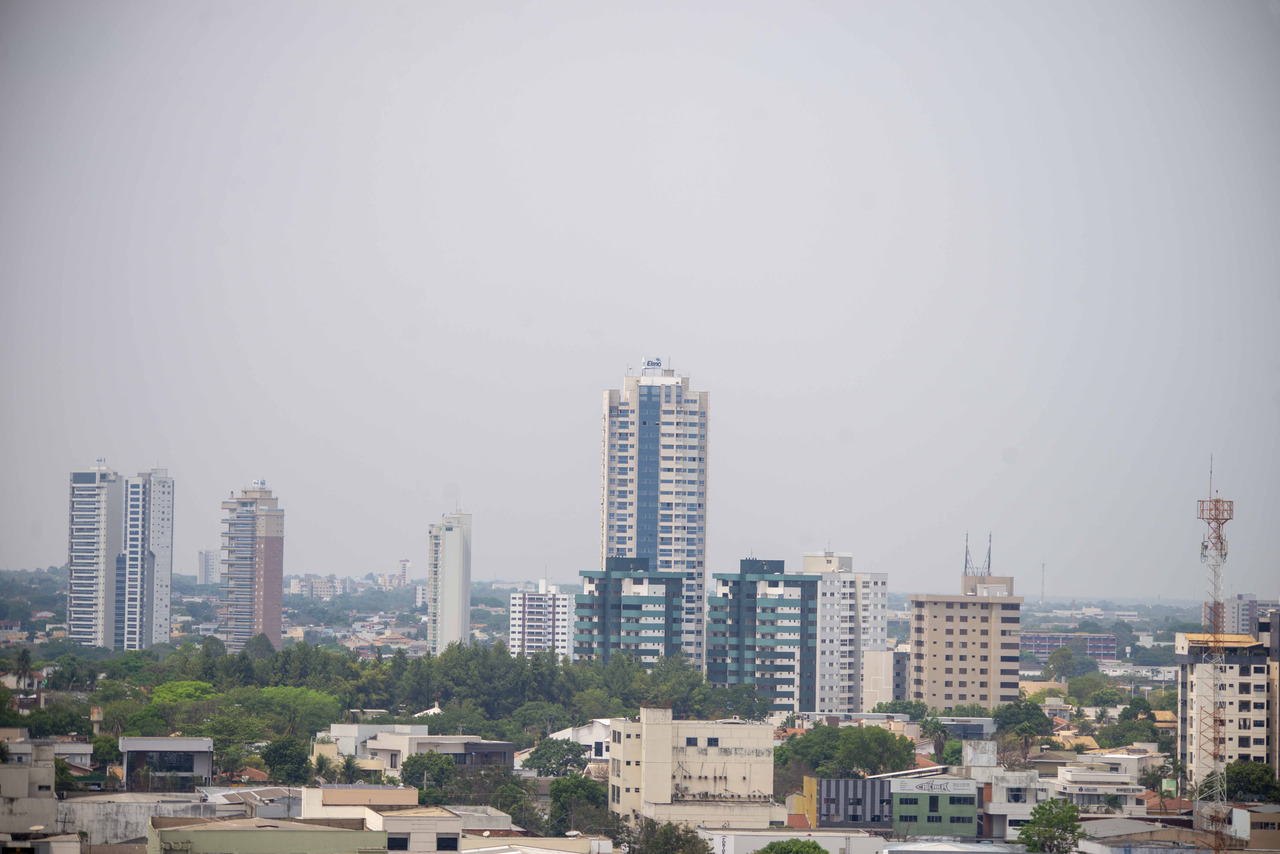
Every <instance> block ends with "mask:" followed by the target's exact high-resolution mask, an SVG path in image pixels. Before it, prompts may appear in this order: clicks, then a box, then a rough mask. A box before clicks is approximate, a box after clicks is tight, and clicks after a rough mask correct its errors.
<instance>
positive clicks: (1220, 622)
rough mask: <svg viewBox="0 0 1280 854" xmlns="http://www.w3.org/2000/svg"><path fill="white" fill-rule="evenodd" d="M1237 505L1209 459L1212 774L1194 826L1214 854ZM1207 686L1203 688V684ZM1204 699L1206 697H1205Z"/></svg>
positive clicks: (1204, 504) (1205, 674)
mask: <svg viewBox="0 0 1280 854" xmlns="http://www.w3.org/2000/svg"><path fill="white" fill-rule="evenodd" d="M1233 515H1234V502H1231V501H1227V500H1225V499H1222V498H1218V497H1216V496H1215V494H1214V491H1213V458H1212V457H1210V458H1209V498H1207V499H1205V500H1202V501H1200V502H1199V513H1197V516H1198V518H1200V519H1202V520H1203V521H1204V523H1205V524H1206V525H1207V526H1208V528H1209V530H1208V533H1206V534H1205V538H1204V540H1203V541H1202V542H1201V543H1200V561H1201V562H1202V563H1203V564H1204V565H1205V567H1206V568H1207V569H1208V583H1209V589H1208V594H1209V599H1208V601H1206V602H1205V605H1204V630H1205V634H1206V635H1208V638H1207V640H1208V643H1207V644H1206V645H1205V652H1204V657H1203V658H1202V659H1201V665H1202V666H1201V670H1200V679H1201V680H1203V679H1206V678H1207V679H1209V680H1210V691H1209V692H1208V699H1207V700H1202V701H1201V706H1200V709H1199V711H1198V714H1199V717H1200V744H1199V749H1200V752H1201V755H1202V756H1207V757H1209V759H1210V761H1211V763H1212V767H1213V770H1212V772H1211V773H1209V774H1207V775H1205V777H1204V779H1203V780H1200V781H1198V782H1199V784H1200V789H1199V793H1198V797H1197V799H1196V800H1197V809H1196V826H1197V827H1199V828H1200V829H1202V830H1205V831H1208V832H1209V833H1210V834H1212V836H1213V849H1214V851H1222V850H1224V849H1225V848H1226V846H1227V832H1226V830H1227V823H1228V821H1229V820H1230V811H1229V810H1228V808H1227V789H1226V780H1225V771H1226V762H1225V761H1224V759H1225V752H1226V747H1225V746H1224V745H1223V743H1222V742H1223V740H1224V731H1225V724H1226V714H1227V709H1226V705H1227V701H1226V697H1225V692H1226V669H1227V668H1226V639H1225V637H1224V635H1225V620H1224V618H1225V616H1226V612H1225V609H1224V607H1223V604H1222V564H1223V563H1225V562H1226V560H1227V538H1226V537H1224V536H1223V534H1222V526H1223V525H1225V524H1226V523H1227V522H1230V521H1231V518H1232V516H1233ZM1201 684H1203V682H1202V683H1201ZM1201 696H1202V697H1203V696H1204V693H1203V692H1202V693H1201Z"/></svg>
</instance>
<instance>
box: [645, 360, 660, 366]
mask: <svg viewBox="0 0 1280 854" xmlns="http://www.w3.org/2000/svg"><path fill="white" fill-rule="evenodd" d="M644 366H645V367H646V368H661V367H662V360H661V359H645V362H644Z"/></svg>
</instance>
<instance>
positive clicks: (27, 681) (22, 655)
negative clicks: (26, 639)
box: [13, 649, 36, 692]
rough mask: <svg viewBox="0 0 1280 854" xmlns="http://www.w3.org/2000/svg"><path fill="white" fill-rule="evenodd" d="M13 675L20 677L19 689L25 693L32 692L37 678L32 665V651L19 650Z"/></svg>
mask: <svg viewBox="0 0 1280 854" xmlns="http://www.w3.org/2000/svg"><path fill="white" fill-rule="evenodd" d="M13 673H14V675H15V676H17V677H18V686H19V689H20V690H22V691H24V692H26V691H30V690H31V685H32V682H34V680H35V676H36V669H35V667H34V666H33V665H32V663H31V650H29V649H20V650H18V657H17V658H16V659H15V660H14V666H13Z"/></svg>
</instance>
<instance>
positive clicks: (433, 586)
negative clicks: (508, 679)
mask: <svg viewBox="0 0 1280 854" xmlns="http://www.w3.org/2000/svg"><path fill="white" fill-rule="evenodd" d="M429 540H430V543H429V544H428V545H429V549H428V555H427V584H426V587H427V592H426V598H427V604H428V605H429V606H430V607H429V608H428V610H427V617H428V619H427V642H428V643H430V644H431V651H432V653H434V654H435V655H439V654H440V653H442V652H444V650H445V647H447V646H448V645H449V644H451V643H461V644H464V645H465V644H467V643H470V642H471V514H470V513H446V514H444V516H443V517H441V519H440V521H439V522H438V523H436V524H435V525H432V526H431V528H430V532H429Z"/></svg>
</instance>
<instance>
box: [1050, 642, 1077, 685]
mask: <svg viewBox="0 0 1280 854" xmlns="http://www.w3.org/2000/svg"><path fill="white" fill-rule="evenodd" d="M1046 675H1050V676H1053V678H1055V679H1070V678H1071V677H1072V676H1075V675H1076V654H1075V653H1074V652H1072V650H1071V647H1069V646H1060V647H1058V648H1057V649H1055V650H1054V651H1053V652H1051V653H1049V664H1048V666H1047V668H1046Z"/></svg>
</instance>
